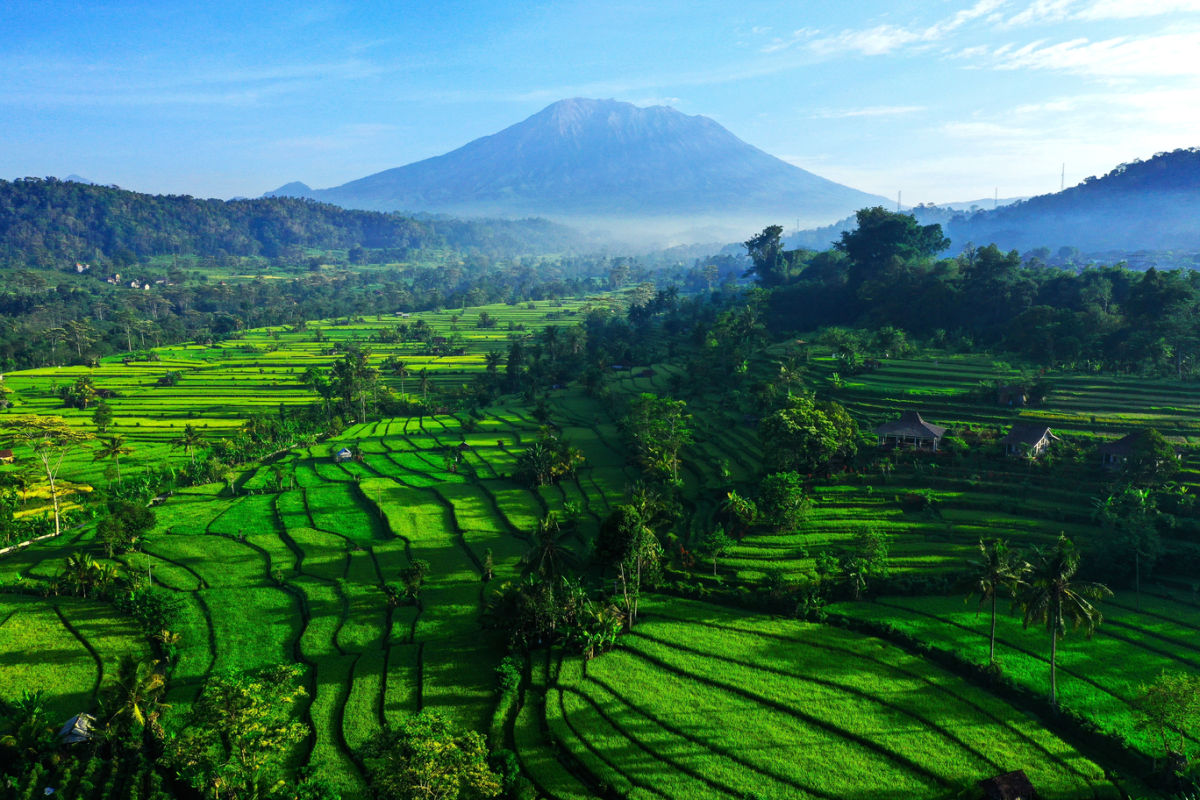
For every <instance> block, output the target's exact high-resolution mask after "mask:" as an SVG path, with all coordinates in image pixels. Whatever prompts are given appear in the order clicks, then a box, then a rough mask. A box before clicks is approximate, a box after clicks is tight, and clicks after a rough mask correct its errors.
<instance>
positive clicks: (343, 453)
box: [337, 447, 353, 456]
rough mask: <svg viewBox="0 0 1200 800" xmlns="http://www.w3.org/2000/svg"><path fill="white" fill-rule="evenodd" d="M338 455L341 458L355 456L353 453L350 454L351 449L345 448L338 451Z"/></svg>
mask: <svg viewBox="0 0 1200 800" xmlns="http://www.w3.org/2000/svg"><path fill="white" fill-rule="evenodd" d="M337 454H338V455H339V456H349V455H353V453H351V452H350V448H349V447H343V448H342V449H341V450H338V451H337Z"/></svg>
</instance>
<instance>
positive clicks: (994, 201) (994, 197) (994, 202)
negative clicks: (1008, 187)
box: [992, 186, 1000, 211]
mask: <svg viewBox="0 0 1200 800" xmlns="http://www.w3.org/2000/svg"><path fill="white" fill-rule="evenodd" d="M993 192H994V194H993V195H992V210H993V211H995V210H996V209H997V208H999V207H1000V187H999V186H997V187H996V188H995V189H993Z"/></svg>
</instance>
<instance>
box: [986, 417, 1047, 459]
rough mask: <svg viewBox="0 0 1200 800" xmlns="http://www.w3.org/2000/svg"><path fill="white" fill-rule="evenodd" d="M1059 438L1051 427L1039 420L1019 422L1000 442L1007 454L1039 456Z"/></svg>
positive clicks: (1028, 456) (1027, 456)
mask: <svg viewBox="0 0 1200 800" xmlns="http://www.w3.org/2000/svg"><path fill="white" fill-rule="evenodd" d="M1057 439H1058V437H1057V436H1055V435H1054V434H1053V433H1051V432H1050V428H1049V427H1047V426H1045V425H1043V424H1041V423H1039V422H1018V423H1017V424H1016V425H1013V426H1012V428H1011V429H1009V431H1008V434H1007V435H1006V436H1005V437H1004V438H1003V439H1001V440H1000V442H1001V444H1003V445H1004V453H1005V455H1010V456H1016V457H1026V458H1037V457H1038V456H1040V455H1041V454H1042V453H1044V452H1046V448H1047V447H1049V446H1050V443H1051V442H1053V441H1055V440H1057Z"/></svg>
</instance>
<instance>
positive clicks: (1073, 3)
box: [1004, 0, 1200, 26]
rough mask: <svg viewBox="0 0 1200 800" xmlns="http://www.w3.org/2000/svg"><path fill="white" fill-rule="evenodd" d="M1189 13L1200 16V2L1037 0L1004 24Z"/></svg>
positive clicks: (1184, 0) (1175, 0)
mask: <svg viewBox="0 0 1200 800" xmlns="http://www.w3.org/2000/svg"><path fill="white" fill-rule="evenodd" d="M1188 13H1192V14H1195V13H1200V0H1034V2H1032V3H1030V4H1029V5H1028V6H1026V7H1025V8H1024V9H1022V10H1021V11H1020V12H1018V13H1016V14H1014V15H1013V16H1011V17H1009V18H1008V19H1007V20H1004V24H1005V25H1006V26H1013V25H1028V24H1035V23H1050V22H1062V21H1064V20H1081V21H1083V20H1086V21H1099V20H1120V19H1142V18H1146V17H1161V16H1164V15H1166V14H1188Z"/></svg>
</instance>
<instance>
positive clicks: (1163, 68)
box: [991, 31, 1200, 78]
mask: <svg viewBox="0 0 1200 800" xmlns="http://www.w3.org/2000/svg"><path fill="white" fill-rule="evenodd" d="M1197 53H1200V31H1190V32H1182V33H1163V34H1158V35H1155V36H1146V37H1142V38H1139V39H1134V38H1131V37H1126V36H1119V37H1116V38H1112V39H1104V40H1101V41H1095V42H1093V41H1089V40H1088V39H1086V38H1078V39H1071V40H1069V41H1065V42H1058V43H1056V44H1044V43H1043V42H1042V41H1038V42H1033V43H1031V44H1027V45H1025V46H1024V47H1019V48H1016V49H1013V48H1012V47H1011V46H1007V45H1006V46H1005V47H1001V48H999V49H997V50H995V51H993V52H992V54H991V55H992V60H993V65H994V66H995V67H996V68H997V69H1003V70H1016V69H1044V70H1057V71H1061V72H1070V73H1074V74H1077V75H1087V76H1091V77H1103V78H1138V77H1191V76H1194V75H1195V74H1196V54H1197Z"/></svg>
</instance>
